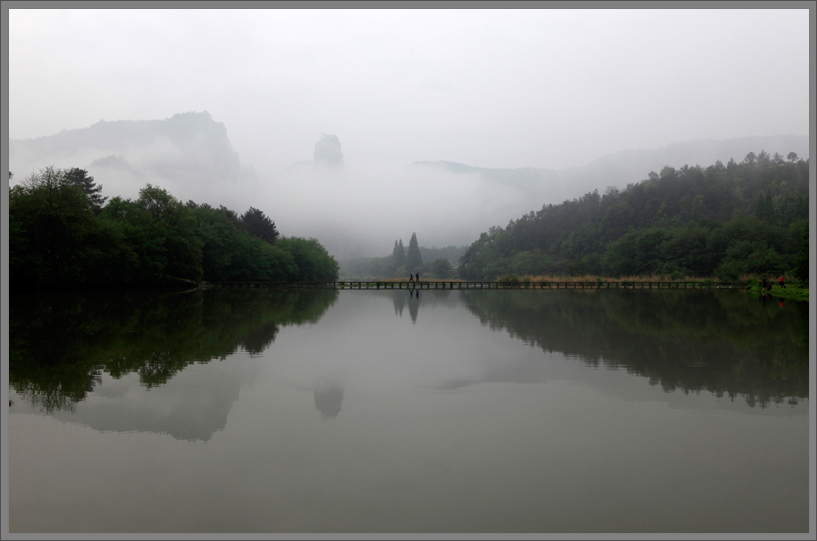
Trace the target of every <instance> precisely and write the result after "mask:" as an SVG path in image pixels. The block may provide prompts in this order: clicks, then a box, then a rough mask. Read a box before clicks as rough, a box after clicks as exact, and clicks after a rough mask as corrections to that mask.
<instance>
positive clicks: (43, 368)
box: [9, 290, 338, 413]
mask: <svg viewBox="0 0 817 541" xmlns="http://www.w3.org/2000/svg"><path fill="white" fill-rule="evenodd" d="M337 294H338V293H337V291H332V290H302V291H292V292H286V291H273V290H254V291H236V290H210V291H192V292H188V293H185V294H178V293H167V292H155V291H151V292H136V291H127V292H122V291H102V292H100V291H96V292H83V293H78V292H74V293H53V292H52V293H47V294H46V293H30V294H15V295H14V296H12V297H11V298H10V299H9V383H10V386H11V387H12V388H13V389H14V390H15V391H16V392H17V393H18V394H20V396H21V397H22V398H23V399H24V400H26V401H27V402H29V403H30V404H32V405H33V406H34V407H35V408H36V409H39V410H42V411H45V412H49V413H50V412H53V411H55V410H72V409H73V407H74V404H76V403H77V402H79V401H81V400H83V399H84V398H85V397H86V396H87V395H88V394H89V393H91V392H93V390H94V388H95V386H96V385H98V384H99V382H100V381H101V377H100V376H101V374H102V373H103V372H107V373H108V374H110V375H111V376H113V377H114V378H121V377H122V376H124V375H126V374H129V373H138V374H139V380H140V382H141V384H142V385H145V386H147V387H154V386H158V385H163V384H164V383H166V382H167V381H168V380H169V379H170V378H172V377H173V376H174V375H175V374H176V373H178V372H179V371H180V370H182V369H184V368H185V367H186V366H188V365H189V364H192V363H207V362H210V361H212V360H214V359H221V360H223V359H226V358H227V356H229V355H232V354H234V353H236V352H237V351H240V350H242V351H246V352H248V353H249V354H251V355H259V354H260V353H262V352H263V351H264V350H265V349H267V348H268V347H269V346H270V345H271V344H272V343H273V341H274V340H275V337H276V335H277V333H278V330H279V328H280V327H281V326H285V325H301V324H304V323H314V322H316V321H318V320H319V319H320V317H321V316H322V315H323V314H324V313H325V311H326V310H327V308H329V306H331V305H332V304H333V303H334V302H335V300H336V299H337Z"/></svg>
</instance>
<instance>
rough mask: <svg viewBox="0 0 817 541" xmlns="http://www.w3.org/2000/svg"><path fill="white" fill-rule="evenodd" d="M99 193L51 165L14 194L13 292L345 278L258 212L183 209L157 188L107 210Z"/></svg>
mask: <svg viewBox="0 0 817 541" xmlns="http://www.w3.org/2000/svg"><path fill="white" fill-rule="evenodd" d="M10 177H11V174H10ZM99 188H100V187H99V186H95V184H94V182H93V177H89V176H88V175H87V172H86V171H84V170H81V169H71V170H61V169H56V168H54V167H47V168H45V169H42V170H40V171H39V172H37V173H34V174H32V175H31V176H29V177H28V178H26V179H25V180H24V181H23V182H22V183H21V184H19V185H17V186H14V187H13V188H12V189H11V190H10V191H9V280H10V283H11V284H12V287H13V288H16V287H49V288H72V287H109V286H137V285H138V286H148V285H150V286H155V285H171V284H178V283H184V282H187V283H200V282H202V281H219V280H280V281H304V280H335V279H337V277H338V263H337V261H336V260H335V259H334V258H333V257H331V256H330V255H329V254H328V252H327V251H326V249H325V248H324V247H323V246H322V245H321V244H320V242H318V241H317V240H316V239H311V238H310V239H304V238H299V237H286V238H284V237H280V236H279V234H278V231H277V229H276V227H275V223H274V222H273V221H272V220H271V219H270V218H268V217H267V216H265V215H264V213H263V212H262V211H260V210H258V209H255V208H252V207H251V208H250V209H248V210H247V211H246V212H245V213H244V214H242V215H238V214H237V213H236V212H234V211H232V210H230V209H227V208H225V207H223V206H222V207H219V208H215V207H211V206H210V205H207V204H196V203H195V202H193V201H188V202H187V203H186V204H183V203H182V202H180V201H179V200H177V199H176V198H174V197H173V196H172V195H170V194H169V193H168V192H167V191H166V190H164V189H162V188H160V187H157V186H151V185H150V184H148V185H147V186H145V187H144V188H143V189H142V190H140V192H139V197H138V199H136V200H130V199H123V198H121V197H114V198H112V199H110V201H107V203H106V200H107V198H104V199H103V198H100V197H99V195H98V192H99ZM105 203H106V204H105ZM103 204H104V206H103Z"/></svg>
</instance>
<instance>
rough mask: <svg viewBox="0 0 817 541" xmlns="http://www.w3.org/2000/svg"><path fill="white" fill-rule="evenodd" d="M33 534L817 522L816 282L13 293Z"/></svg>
mask: <svg viewBox="0 0 817 541" xmlns="http://www.w3.org/2000/svg"><path fill="white" fill-rule="evenodd" d="M9 310H10V319H9V326H10V333H9V340H10V344H9V350H10V360H9V398H10V400H11V401H12V402H13V404H12V405H11V406H10V408H9V411H10V414H9V419H8V435H9V480H8V483H9V519H10V522H9V524H10V531H11V532H13V533H14V532H36V533H43V532H88V533H92V532H105V533H119V532H168V533H174V532H195V533H204V532H211V533H252V532H293V533H297V532H329V533H337V532H354V533H366V532H372V533H390V532H411V533H458V532H466V533H473V532H484V533H498V532H510V533H547V532H556V533H570V532H581V533H593V532H600V533H605V532H629V533H632V532H644V533H653V532H664V533H666V532H682V533H740V532H764V533H781V532H783V533H785V532H791V533H796V532H803V533H807V532H808V527H809V509H810V507H809V359H808V304H807V303H801V302H794V301H788V300H787V301H785V302H782V304H781V301H780V300H779V299H763V298H757V297H752V296H749V295H747V294H746V293H745V292H742V291H735V290H722V291H684V290H680V291H679V290H662V291H632V290H630V291H627V290H624V291H622V290H614V291H571V290H560V291H537V290H533V291H531V290H500V291H456V290H454V291H450V290H447V291H433V290H429V291H426V290H423V291H422V292H420V293H419V294H418V293H417V292H409V291H406V290H398V291H393V290H389V291H348V290H346V291H292V292H278V291H270V290H254V291H249V290H208V291H193V292H185V293H179V292H161V291H130V292H123V291H106V292H85V293H60V294H55V293H52V294H27V295H21V294H18V295H15V296H12V297H11V299H10V307H9Z"/></svg>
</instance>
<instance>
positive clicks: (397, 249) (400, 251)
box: [391, 239, 406, 267]
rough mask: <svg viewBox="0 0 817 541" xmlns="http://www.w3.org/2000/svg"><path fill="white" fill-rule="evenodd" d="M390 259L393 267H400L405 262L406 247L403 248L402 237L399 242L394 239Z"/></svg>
mask: <svg viewBox="0 0 817 541" xmlns="http://www.w3.org/2000/svg"><path fill="white" fill-rule="evenodd" d="M391 255H392V259H393V260H394V266H395V267H402V266H403V265H405V264H406V249H405V248H403V239H400V242H399V243H398V242H397V241H394V251H392V254H391Z"/></svg>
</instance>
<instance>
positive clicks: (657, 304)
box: [464, 291, 809, 407]
mask: <svg viewBox="0 0 817 541" xmlns="http://www.w3.org/2000/svg"><path fill="white" fill-rule="evenodd" d="M464 296H465V300H466V305H467V306H468V308H469V309H470V310H471V311H472V312H473V313H474V314H475V315H477V316H478V317H479V318H480V320H481V322H482V324H483V325H486V326H488V327H489V328H491V329H493V330H502V331H507V332H509V333H510V334H511V335H512V336H514V337H517V338H519V339H520V340H523V341H525V342H527V343H530V344H532V345H535V346H538V347H540V348H542V349H543V350H544V351H560V352H562V353H565V354H567V355H576V356H579V357H580V358H581V359H582V360H583V361H584V362H585V363H586V364H588V365H592V366H598V365H599V364H603V365H605V366H608V367H611V368H618V367H621V368H625V369H626V370H627V371H628V372H631V373H634V374H637V375H640V376H643V377H646V378H648V379H649V381H650V384H652V385H660V386H661V388H662V389H663V390H664V391H666V392H672V391H676V390H680V391H683V392H686V393H689V392H699V391H702V390H706V391H710V392H712V393H713V394H715V395H716V396H719V397H720V396H724V395H727V396H729V397H730V398H732V399H734V398H735V397H736V396H738V395H741V396H743V397H744V398H745V400H746V401H747V403H748V404H749V405H750V406H755V405H759V406H761V407H766V406H768V405H769V404H771V403H778V404H779V403H782V402H783V401H785V400H786V399H789V400H790V401H791V400H796V399H798V398H807V397H808V392H809V371H808V370H809V367H808V333H807V328H808V323H807V322H808V303H803V302H795V301H790V302H788V303H786V305H785V307H784V309H781V307H780V306H779V305H778V303H758V302H757V301H756V300H754V299H752V298H750V297H748V296H747V295H745V294H743V293H742V292H712V291H660V292H658V291H656V292H641V291H610V292H607V291H594V292H583V291H558V292H557V291H547V292H541V294H537V293H534V292H524V291H503V292H464Z"/></svg>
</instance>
